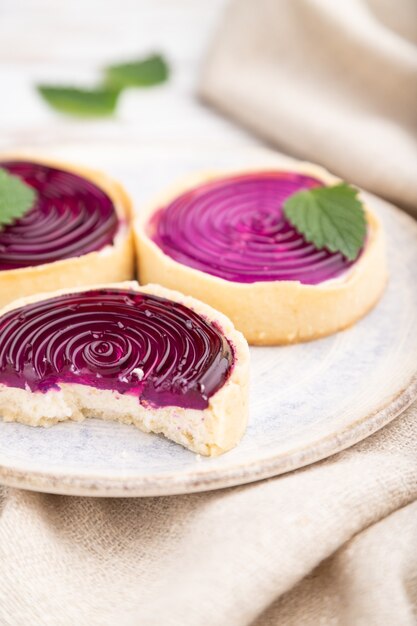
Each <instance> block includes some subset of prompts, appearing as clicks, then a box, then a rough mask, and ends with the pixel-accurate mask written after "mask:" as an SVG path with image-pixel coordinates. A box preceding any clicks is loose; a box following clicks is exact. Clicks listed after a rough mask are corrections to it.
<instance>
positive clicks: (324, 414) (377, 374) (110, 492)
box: [0, 145, 417, 496]
mask: <svg viewBox="0 0 417 626" xmlns="http://www.w3.org/2000/svg"><path fill="white" fill-rule="evenodd" d="M38 153H39V152H38ZM45 154H49V155H53V156H56V157H59V158H61V159H63V160H64V159H66V160H72V161H79V162H82V163H84V164H86V165H91V166H95V167H98V168H101V169H103V170H106V171H108V172H109V173H110V174H112V175H114V176H116V177H118V178H119V179H120V180H121V181H122V182H123V183H124V184H125V186H126V188H127V189H128V191H129V192H130V193H131V194H132V196H133V198H134V200H135V204H136V207H137V208H138V209H139V208H140V205H141V204H142V203H143V202H144V201H146V200H147V199H149V197H150V196H151V195H152V194H153V193H155V191H158V189H160V188H161V187H163V186H164V185H166V184H170V183H171V182H173V181H174V180H175V179H176V178H177V177H178V176H181V175H185V174H187V173H189V172H191V171H193V170H194V171H196V170H199V169H214V168H219V167H235V166H240V165H248V164H249V165H251V164H253V165H259V164H265V165H274V164H280V165H287V166H290V162H289V161H288V160H284V159H282V158H280V157H277V156H275V155H273V154H272V153H270V152H267V151H265V150H262V149H259V150H257V149H250V150H248V151H244V150H243V151H242V150H241V149H240V150H239V151H238V152H236V151H234V150H227V149H226V150H225V149H222V150H214V149H212V150H211V151H209V150H197V151H196V150H195V148H191V147H190V148H188V147H187V146H180V147H173V146H171V147H169V146H166V147H160V148H153V149H150V148H149V147H148V148H146V147H143V148H141V147H132V146H128V145H125V146H123V145H118V146H117V145H112V146H103V145H99V146H94V145H93V146H92V145H86V146H79V145H78V146H71V145H67V146H64V147H62V148H60V149H55V150H53V151H52V150H49V151H48V152H45ZM369 201H370V202H372V205H373V206H374V208H375V210H376V211H377V213H378V215H379V216H380V217H381V219H382V221H383V224H384V226H385V229H386V233H387V239H388V253H389V270H390V281H389V285H388V288H387V290H386V292H385V294H384V296H383V298H382V300H381V302H380V303H379V305H378V306H377V307H376V308H375V309H374V310H373V311H372V312H371V313H370V314H369V315H368V316H367V317H366V318H365V319H363V320H362V321H360V322H359V323H358V324H357V325H356V326H354V327H353V328H351V329H349V330H346V331H343V332H341V333H339V334H337V335H334V336H332V337H328V338H326V339H321V340H318V341H314V342H311V343H307V344H300V345H295V346H288V347H278V348H252V349H251V353H252V354H251V357H252V365H251V376H252V382H251V399H250V424H249V427H248V430H247V433H246V435H245V437H244V439H243V440H242V442H241V444H240V445H239V446H238V447H237V448H236V449H235V450H232V451H231V452H229V453H227V454H225V455H223V456H221V457H219V458H215V459H205V458H201V457H198V456H196V455H194V454H193V453H191V452H188V451H186V450H184V449H183V448H181V447H180V446H178V445H176V444H174V443H170V442H169V441H167V440H165V439H164V438H162V437H161V436H156V435H146V434H143V433H141V432H139V431H138V430H137V429H135V428H134V427H133V426H125V425H120V424H114V423H109V422H101V421H99V420H95V419H91V420H86V421H84V422H83V423H74V422H67V423H64V424H59V425H56V426H53V427H52V428H49V429H43V428H32V427H29V426H24V425H21V424H8V423H7V424H6V423H3V422H2V421H0V480H1V482H3V483H6V484H9V485H13V486H18V487H22V488H27V489H34V490H39V491H46V492H54V493H63V494H74V495H96V496H147V495H167V494H175V493H187V492H193V491H204V490H208V489H216V488H219V487H226V486H231V485H238V484H243V483H248V482H251V481H255V480H259V479H261V478H266V477H269V476H273V475H276V474H280V473H283V472H286V471H289V470H293V469H296V468H298V467H301V466H304V465H307V464H309V463H313V462H314V461H317V460H319V459H322V458H325V457H327V456H329V455H331V454H334V453H335V452H338V451H340V450H342V449H344V448H346V447H348V446H351V445H352V444H354V443H356V442H358V441H360V440H361V439H364V438H365V437H367V436H369V435H371V434H372V433H373V432H375V431H376V430H378V429H379V428H381V427H383V426H384V425H385V424H387V423H388V422H390V421H391V420H392V419H394V418H395V417H396V416H397V415H398V414H399V413H400V412H401V411H402V410H404V409H405V408H406V407H407V406H408V405H409V404H410V403H411V401H412V400H413V399H414V398H415V397H416V396H417V378H416V354H417V289H416V282H415V272H416V267H417V223H416V222H415V221H413V220H412V219H411V218H409V217H407V216H406V215H405V214H404V213H402V212H400V211H399V210H397V209H395V208H393V207H391V206H390V205H388V204H386V203H384V202H382V201H379V200H376V199H374V198H371V197H370V198H369Z"/></svg>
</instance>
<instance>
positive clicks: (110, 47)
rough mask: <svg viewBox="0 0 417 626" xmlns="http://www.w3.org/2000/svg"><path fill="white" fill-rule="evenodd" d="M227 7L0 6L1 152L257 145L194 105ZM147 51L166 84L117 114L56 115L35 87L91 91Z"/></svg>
mask: <svg viewBox="0 0 417 626" xmlns="http://www.w3.org/2000/svg"><path fill="white" fill-rule="evenodd" d="M226 3H227V2H226V0H209V1H207V0H81V1H79V2H76V1H74V0H0V85H1V90H0V93H1V97H0V149H10V148H13V149H14V148H18V147H29V148H32V147H35V148H36V147H42V148H47V147H48V146H49V145H51V146H54V145H57V144H58V145H60V146H61V147H62V146H63V145H65V143H66V142H70V143H72V144H73V143H74V142H75V143H78V142H79V143H84V142H95V143H96V142H103V143H104V142H106V145H108V142H109V141H115V142H119V141H129V142H130V141H132V142H135V143H140V145H141V146H142V147H144V146H146V145H147V144H149V145H150V147H152V150H153V151H154V150H155V149H161V150H163V149H164V146H165V145H166V143H167V142H168V143H169V144H175V143H178V142H181V143H183V142H184V141H187V142H188V143H195V144H198V145H199V147H200V149H201V146H202V145H205V144H206V145H207V146H209V147H210V148H211V149H213V148H215V147H216V146H218V148H219V150H221V149H222V146H225V145H227V146H228V147H229V148H230V147H232V146H250V145H256V144H257V143H258V142H257V141H256V140H255V139H253V138H251V137H250V136H249V135H248V134H247V133H246V132H245V131H243V130H241V129H239V128H237V127H235V126H234V125H232V124H231V123H230V122H229V121H227V120H224V119H223V118H221V117H220V116H218V115H216V114H215V113H214V112H213V111H211V110H209V109H208V108H207V107H205V106H204V105H203V104H202V103H200V102H198V100H197V99H196V97H195V90H196V85H197V82H198V75H199V67H200V64H201V63H202V62H203V59H204V56H205V54H206V52H207V49H208V47H209V43H210V40H211V38H212V35H213V33H214V31H215V28H216V26H217V23H218V22H219V20H220V19H221V14H222V11H223V9H224V7H225V5H226ZM153 51H160V52H162V53H163V54H164V55H166V57H167V59H168V60H169V62H170V65H171V68H172V76H171V79H170V80H169V82H168V83H166V84H165V85H162V86H160V87H157V88H152V89H148V90H146V89H143V90H136V89H132V90H129V91H127V92H124V93H123V94H122V97H121V100H120V102H119V107H118V110H117V113H116V116H115V117H114V118H111V119H104V120H103V119H102V120H93V121H91V120H89V121H80V120H77V119H72V118H69V117H65V116H61V115H60V114H57V113H55V112H54V111H52V110H51V109H49V108H48V106H47V105H46V104H45V103H44V102H43V101H42V100H41V98H40V97H39V96H38V94H37V93H36V90H35V88H34V85H35V84H36V83H52V84H55V83H58V84H70V85H93V84H94V83H95V82H96V81H98V80H99V77H100V71H99V70H100V67H102V66H103V65H105V64H106V63H109V62H118V61H119V60H130V59H135V58H138V57H141V56H142V55H146V54H148V53H150V52H153Z"/></svg>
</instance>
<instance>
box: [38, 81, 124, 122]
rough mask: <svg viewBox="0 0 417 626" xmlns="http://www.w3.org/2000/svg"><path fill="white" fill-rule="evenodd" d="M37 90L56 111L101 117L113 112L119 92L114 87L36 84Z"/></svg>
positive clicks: (80, 115) (77, 115)
mask: <svg viewBox="0 0 417 626" xmlns="http://www.w3.org/2000/svg"><path fill="white" fill-rule="evenodd" d="M37 89H38V92H39V93H40V94H41V96H42V97H43V99H44V100H46V102H47V103H48V104H49V105H50V106H51V107H52V108H53V109H55V110H56V111H60V112H61V113H66V114H69V115H74V116H76V117H103V116H106V115H111V114H112V113H114V110H115V108H116V104H117V98H118V96H119V93H118V92H117V91H116V90H114V89H107V88H98V89H77V88H75V87H59V86H53V85H38V87H37Z"/></svg>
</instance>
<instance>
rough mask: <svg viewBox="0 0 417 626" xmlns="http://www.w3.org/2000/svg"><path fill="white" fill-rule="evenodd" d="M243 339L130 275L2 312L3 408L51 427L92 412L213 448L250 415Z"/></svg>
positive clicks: (239, 430)
mask: <svg viewBox="0 0 417 626" xmlns="http://www.w3.org/2000/svg"><path fill="white" fill-rule="evenodd" d="M248 370H249V349H248V345H247V343H246V341H245V339H244V338H243V336H242V335H241V333H239V332H238V331H236V330H235V328H234V327H233V325H232V323H231V322H230V320H228V319H227V318H226V317H225V316H224V315H222V314H220V313H217V312H216V311H214V310H213V309H212V308H211V307H209V306H208V305H207V304H203V303H201V302H199V301H197V300H195V299H194V298H191V297H185V296H182V295H181V294H179V293H178V292H174V291H170V290H168V289H165V288H163V287H159V286H156V285H148V286H146V287H140V286H139V285H138V283H136V282H125V283H115V284H107V285H101V286H95V287H91V288H88V289H87V290H86V289H71V290H65V291H63V290H62V291H59V292H55V293H52V294H43V295H41V296H39V295H38V296H31V297H29V298H23V299H21V300H17V301H15V302H13V303H11V304H9V305H7V306H6V307H4V308H3V309H1V310H0V415H1V416H2V417H3V419H4V420H6V421H18V422H22V423H24V424H29V425H32V426H48V425H51V424H56V423H57V422H61V421H64V420H82V419H84V418H85V417H99V418H102V419H106V420H116V421H119V422H123V423H126V424H134V425H135V426H137V427H138V428H140V429H141V430H143V431H145V432H153V433H162V434H164V435H165V436H166V437H168V438H169V439H171V440H173V441H175V442H177V443H179V444H182V445H183V446H185V447H186V448H189V449H190V450H193V451H194V452H197V453H200V454H204V455H217V454H221V453H222V452H225V451H226V450H229V449H230V448H232V447H234V446H235V445H236V444H237V443H238V441H239V440H240V438H241V437H242V435H243V433H244V430H245V428H246V422H247V416H248Z"/></svg>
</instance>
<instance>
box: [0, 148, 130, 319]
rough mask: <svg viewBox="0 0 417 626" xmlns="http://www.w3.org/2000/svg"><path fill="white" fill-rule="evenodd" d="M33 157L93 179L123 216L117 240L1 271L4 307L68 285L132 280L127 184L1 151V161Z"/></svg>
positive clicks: (56, 163) (58, 163) (0, 302)
mask: <svg viewBox="0 0 417 626" xmlns="http://www.w3.org/2000/svg"><path fill="white" fill-rule="evenodd" d="M6 160H14V161H30V162H33V163H40V164H43V165H48V166H51V167H56V168H58V169H62V170H66V171H69V172H73V173H74V174H78V175H79V176H82V177H83V178H86V179H88V180H91V181H92V182H93V183H95V184H96V185H97V186H98V187H100V189H102V190H103V191H104V192H105V193H106V194H107V195H108V196H109V197H110V199H111V201H112V203H113V205H114V208H115V211H116V213H117V215H118V217H119V218H120V219H121V220H123V223H121V224H120V227H119V230H118V232H117V234H116V237H115V239H114V242H113V244H112V245H110V246H105V247H104V248H102V249H101V250H97V251H95V252H88V253H87V254H83V255H82V256H78V257H72V258H69V259H62V260H59V261H54V262H52V263H45V264H42V265H33V266H30V267H23V268H17V269H12V270H3V271H0V307H1V306H4V305H5V304H7V303H8V302H12V301H13V300H15V299H16V298H21V297H23V296H29V295H32V294H36V293H39V292H46V291H55V290H56V289H62V288H65V287H78V286H87V285H91V284H94V283H97V284H98V283H102V282H114V281H119V280H129V279H130V278H132V277H133V273H134V246H133V237H132V228H131V218H132V206H131V200H130V198H129V196H128V195H127V193H126V192H125V190H124V189H123V187H122V186H121V185H120V184H119V183H118V182H116V181H114V180H112V179H111V178H109V177H108V176H107V175H105V174H103V173H101V172H97V171H96V170H92V169H89V168H86V167H83V166H79V165H72V164H70V163H65V162H61V161H55V160H51V159H44V158H39V157H33V156H32V155H16V154H1V155H0V165H1V161H6Z"/></svg>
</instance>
